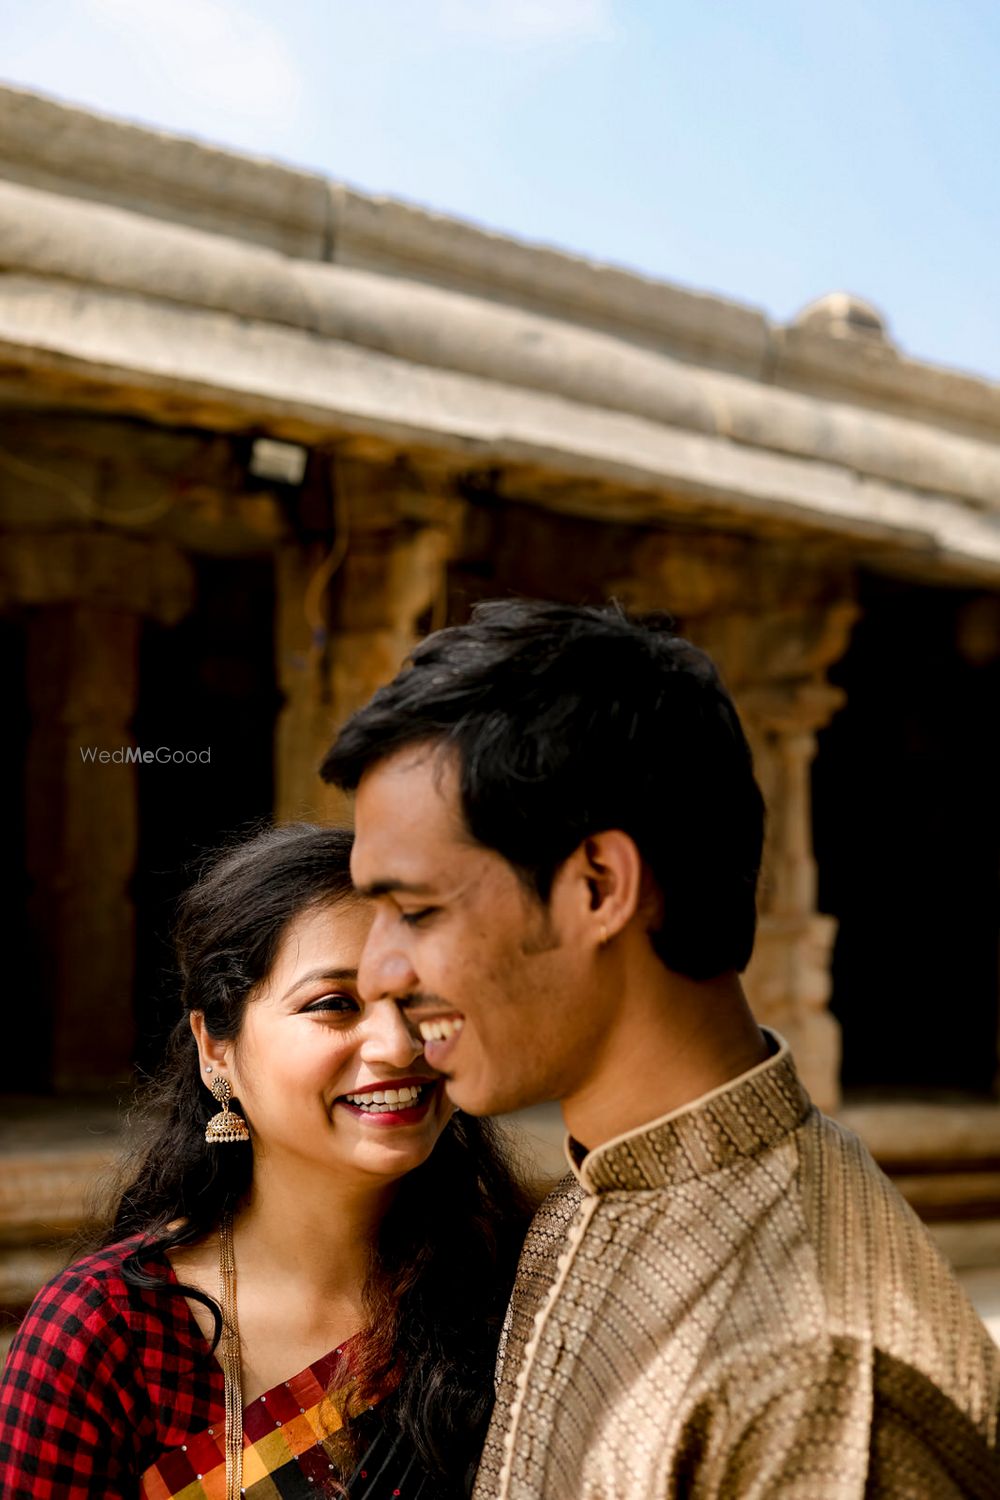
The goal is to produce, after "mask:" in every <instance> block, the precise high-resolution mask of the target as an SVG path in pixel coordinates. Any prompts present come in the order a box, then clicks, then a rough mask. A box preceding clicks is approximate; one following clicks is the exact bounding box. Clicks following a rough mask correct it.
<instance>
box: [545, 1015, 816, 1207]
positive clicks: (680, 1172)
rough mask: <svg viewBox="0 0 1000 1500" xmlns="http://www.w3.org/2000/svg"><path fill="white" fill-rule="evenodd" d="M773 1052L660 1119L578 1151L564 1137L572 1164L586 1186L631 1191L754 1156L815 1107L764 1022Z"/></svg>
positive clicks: (660, 1185) (781, 1042)
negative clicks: (601, 1143)
mask: <svg viewBox="0 0 1000 1500" xmlns="http://www.w3.org/2000/svg"><path fill="white" fill-rule="evenodd" d="M761 1029H762V1030H763V1031H764V1035H765V1037H766V1039H767V1040H768V1042H769V1043H770V1044H771V1047H772V1049H773V1050H772V1053H771V1056H770V1057H767V1058H765V1059H764V1061H763V1062H761V1063H758V1064H757V1066H756V1067H755V1068H751V1070H750V1071H749V1072H748V1073H741V1074H740V1076H739V1077H738V1078H734V1079H731V1080H730V1081H729V1082H728V1083H724V1084H721V1085H720V1087H719V1088H717V1089H713V1090H712V1092H711V1093H709V1094H703V1095H701V1097H700V1098H698V1099H693V1100H692V1101H691V1103H690V1104H684V1105H682V1106H681V1107H680V1108H679V1109H675V1110H671V1112H670V1113H669V1114H666V1115H662V1116H661V1117H660V1118H659V1119H658V1120H652V1121H650V1122H649V1123H648V1124H645V1125H640V1126H639V1127H638V1128H637V1129H635V1130H631V1131H628V1132H627V1133H626V1134H625V1135H619V1136H615V1137H614V1139H613V1140H610V1141H605V1143H604V1144H603V1145H602V1146H597V1147H596V1148H595V1149H594V1150H593V1151H589V1152H587V1154H586V1155H585V1156H583V1157H580V1155H579V1152H580V1147H579V1146H578V1144H577V1143H576V1142H575V1141H574V1140H573V1139H572V1137H570V1136H567V1138H566V1148H565V1149H566V1157H567V1160H568V1162H569V1167H570V1171H571V1172H572V1173H573V1175H574V1177H575V1178H576V1179H577V1181H578V1182H579V1184H580V1186H581V1187H582V1188H583V1190H584V1192H585V1193H598V1194H600V1193H613V1192H621V1191H627V1192H636V1191H639V1192H641V1191H643V1190H650V1189H655V1188H665V1187H670V1186H672V1185H673V1184H676V1183H681V1182H689V1181H690V1180H691V1179H692V1178H696V1177H706V1176H708V1175H709V1174H710V1173H712V1172H717V1171H719V1170H720V1169H721V1168H723V1167H728V1166H730V1165H732V1164H734V1163H736V1162H737V1161H738V1160H740V1159H747V1158H750V1157H754V1156H759V1155H760V1154H761V1153H762V1152H764V1151H767V1150H769V1149H770V1148H771V1147H772V1146H774V1145H775V1144H776V1143H777V1142H778V1141H780V1140H781V1139H782V1137H783V1136H786V1135H788V1134H790V1133H791V1132H792V1131H793V1130H796V1129H797V1128H798V1127H799V1125H801V1123H802V1121H803V1120H804V1119H805V1118H806V1116H807V1115H808V1113H809V1111H810V1110H811V1108H812V1104H811V1101H810V1099H809V1095H808V1094H807V1093H806V1090H805V1088H804V1087H803V1085H802V1084H801V1082H800V1081H799V1077H798V1074H797V1073H796V1071H795V1064H794V1063H793V1062H792V1057H791V1053H790V1052H789V1050H788V1043H787V1042H785V1041H784V1040H783V1039H782V1038H781V1037H780V1036H778V1035H777V1033H776V1032H773V1031H768V1030H767V1029H766V1028H763V1027H762V1028H761Z"/></svg>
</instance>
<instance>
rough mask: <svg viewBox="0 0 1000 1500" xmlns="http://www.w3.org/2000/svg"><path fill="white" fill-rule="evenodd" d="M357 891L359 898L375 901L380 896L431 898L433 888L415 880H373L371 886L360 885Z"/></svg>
mask: <svg viewBox="0 0 1000 1500" xmlns="http://www.w3.org/2000/svg"><path fill="white" fill-rule="evenodd" d="M355 889H356V890H357V893H358V895H359V896H364V897H365V898H366V900H368V901H374V900H376V898H377V897H379V896H395V895H397V894H401V895H404V896H429V895H431V894H432V887H431V886H429V885H422V884H421V883H420V882H419V881H414V880H373V881H372V883H371V884H370V885H359V886H356V887H355Z"/></svg>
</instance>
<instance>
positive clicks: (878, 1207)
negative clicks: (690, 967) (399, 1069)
mask: <svg viewBox="0 0 1000 1500" xmlns="http://www.w3.org/2000/svg"><path fill="white" fill-rule="evenodd" d="M771 1040H772V1042H773V1044H774V1045H775V1046H776V1047H777V1051H776V1052H775V1054H774V1055H773V1056H772V1057H770V1058H769V1059H768V1060H767V1061H766V1062H764V1063H762V1064H761V1065H760V1066H759V1067H757V1068H754V1069H753V1070H752V1071H751V1072H750V1073H747V1074H744V1075H743V1076H742V1077H740V1078H738V1079H736V1080H735V1081H734V1082H732V1083H730V1084H727V1085H726V1086H725V1087H724V1088H722V1089H719V1090H716V1091H715V1092H714V1093H712V1094H709V1095H707V1096H706V1097H705V1098H703V1099H700V1100H698V1101H697V1102H696V1103H695V1104H693V1105H690V1106H688V1107H686V1108H685V1109H683V1110H680V1111H678V1112H676V1113H674V1114H671V1115H668V1116H666V1117H665V1118H663V1119H661V1120H657V1121H654V1122H653V1123H652V1124H650V1125H647V1126H644V1127H643V1128H642V1129H641V1130H637V1131H634V1132H633V1133H631V1134H630V1135H626V1136H622V1137H620V1138H619V1139H617V1140H614V1141H610V1142H609V1143H608V1144H607V1145H604V1146H602V1147H600V1148H599V1149H598V1150H596V1151H592V1152H590V1154H589V1155H587V1156H585V1157H583V1160H582V1163H581V1164H580V1165H579V1166H575V1165H574V1167H573V1175H571V1176H569V1177H567V1178H565V1179H564V1181H563V1182H562V1183H561V1184H560V1185H559V1187H557V1188H556V1190H555V1191H554V1192H553V1193H552V1194H551V1195H550V1197H549V1198H547V1199H546V1201H545V1203H544V1204H543V1205H542V1207H541V1209H540V1210H539V1212H538V1215H537V1217H536V1218H535V1221H534V1224H533V1225H532V1228H531V1231H530V1233H529V1235H528V1239H527V1241H526V1244H525V1248H524V1252H523V1255H522V1258H521V1264H520V1269H519V1272H518V1279H517V1285H516V1287H515V1291H514V1296H513V1299H512V1303H511V1311H510V1315H509V1327H508V1336H507V1343H506V1350H505V1354H504V1355H503V1357H502V1363H501V1370H500V1375H499V1380H498V1393H497V1406H496V1410H495V1412H494V1416H493V1421H492V1423H491V1426H490V1430H489V1436H488V1438H487V1442H486V1447H485V1450H484V1453H483V1458H482V1463H481V1465H480V1469H479V1474H478V1477H477V1480H476V1487H475V1491H474V1500H654V1497H657V1500H660V1497H667V1496H670V1497H680V1496H685V1497H690V1500H705V1497H708V1496H715V1497H720V1500H721V1497H725V1500H729V1497H740V1500H744V1497H745V1500H763V1497H765V1496H766V1497H772V1496H782V1497H788V1500H791V1497H795V1500H861V1497H862V1496H866V1497H867V1496H892V1497H894V1500H904V1497H905V1500H957V1497H959V1496H961V1497H969V1496H972V1497H977V1500H1000V1462H998V1456H997V1446H996V1445H997V1419H998V1400H1000V1351H998V1350H997V1349H996V1347H995V1346H994V1344H993V1343H992V1341H991V1339H990V1337H989V1335H988V1334H987V1332H986V1330H985V1328H984V1327H983V1325H982V1323H981V1322H980V1320H979V1318H978V1317H977V1315H976V1313H975V1311H974V1310H973V1308H972V1306H971V1305H970V1303H969V1301H968V1300H967V1298H966V1296H965V1294H964V1292H963V1291H962V1289H961V1287H960V1286H959V1285H958V1283H957V1281H956V1280H955V1277H954V1275H953V1274H952V1272H951V1270H950V1268H949V1267H948V1265H947V1264H946V1262H945V1261H944V1260H943V1259H942V1257H941V1256H940V1255H939V1253H938V1252H937V1250H936V1249H935V1247H934V1245H933V1243H932V1241H931V1240H930V1238H929V1236H928V1235H927V1233H926V1231H925V1230H924V1228H923V1226H922V1225H921V1223H920V1221H919V1220H918V1219H917V1218H916V1216H915V1215H914V1214H913V1212H912V1211H911V1210H910V1208H909V1207H908V1206H907V1205H906V1204H905V1203H904V1201H903V1200H902V1198H901V1197H900V1196H899V1194H898V1193H897V1192H896V1190H895V1189H894V1188H893V1187H892V1185H891V1183H889V1181H888V1180H887V1179H886V1178H885V1177H884V1176H883V1174H882V1173H881V1172H880V1171H879V1169H878V1167H876V1165H875V1163H874V1162H873V1161H872V1159H871V1157H870V1156H869V1155H868V1153H867V1151H866V1150H865V1148H864V1147H863V1146H862V1145H861V1143H860V1141H858V1140H857V1138H856V1137H855V1136H853V1135H852V1134H851V1133H850V1132H849V1131H847V1130H844V1129H842V1128H841V1127H840V1126H838V1125H837V1124H835V1123H834V1122H833V1121H832V1120H829V1119H827V1118H826V1117H825V1116H824V1115H822V1114H820V1113H819V1112H818V1111H817V1110H816V1109H814V1108H813V1106H812V1105H811V1103H810V1101H809V1098H808V1095H807V1094H806V1092H805V1090H804V1089H803V1087H802V1085H801V1083H800V1082H799V1079H798V1076H797V1074H796V1072H795V1068H794V1065H793V1063H792V1060H791V1057H790V1056H789V1053H788V1050H787V1048H786V1047H785V1046H784V1044H783V1043H781V1042H780V1039H775V1038H772V1039H771Z"/></svg>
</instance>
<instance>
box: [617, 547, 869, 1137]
mask: <svg viewBox="0 0 1000 1500" xmlns="http://www.w3.org/2000/svg"><path fill="white" fill-rule="evenodd" d="M619 588H620V594H621V596H624V597H625V598H626V599H627V600H628V602H630V603H632V604H634V605H637V606H638V607H640V608H652V607H658V608H663V609H668V610H670V611H671V612H673V613H675V614H676V615H677V616H678V619H679V622H680V625H681V628H682V629H683V631H684V633H685V634H686V635H688V636H689V637H690V638H691V639H692V640H693V641H694V642H695V643H696V644H697V645H699V646H701V647H703V648H704V649H705V650H706V651H708V652H709V654H710V655H711V656H712V657H713V659H714V660H715V661H716V662H717V663H718V665H719V668H720V670H721V672H722V675H723V678H724V680H725V682H726V685H727V687H728V688H729V690H730V692H731V693H732V694H733V697H734V699H735V701H736V705H737V708H738V710H739V713H740V717H741V719H742V721H743V726H744V728H745V730H746V733H747V738H748V739H749V741H750V744H751V748H752V749H753V753H754V765H755V768H756V772H757V779H758V781H759V782H760V785H761V790H762V791H763V793H764V799H765V802H766V804H767V814H768V824H767V837H766V844H765V853H764V868H763V872H762V878H761V884H760V893H759V900H758V909H759V923H758V932H757V944H756V948H755V950H754V956H753V959H752V961H751V964H750V967H749V969H748V970H747V973H746V975H745V983H746V990H747V995H748V997H749V999H750V1003H751V1004H752V1006H753V1008H754V1012H755V1014H756V1015H757V1016H758V1018H759V1019H760V1020H761V1021H764V1022H766V1023H768V1024H769V1025H773V1026H774V1027H775V1028H776V1029H777V1030H778V1031H780V1032H781V1033H782V1035H784V1036H785V1037H786V1038H787V1040H788V1042H789V1043H790V1044H791V1047H792V1050H793V1052H794V1054H795V1058H796V1062H797V1064H798V1067H799V1070H800V1072H801V1074H802V1077H803V1080H804V1082H805V1084H806V1086H807V1088H808V1089H809V1090H810V1092H811V1094H812V1096H813V1098H814V1099H815V1101H816V1103H817V1104H818V1105H820V1107H821V1108H823V1109H827V1110H830V1109H834V1108H835V1107H836V1105H837V1103H838V1101H839V1097H840V1090H839V1072H840V1028H839V1026H838V1024H837V1022H836V1020H835V1019H834V1017H833V1016H832V1015H831V1014H830V1012H829V1010H828V1009H827V1003H828V1001H829V997H830V956H831V950H832V946H833V939H834V936H835V923H834V921H833V918H831V917H827V916H823V915H821V914H820V913H818V912H817V910H816V866H815V861H814V859H813V849H812V808H811V790H810V765H811V762H812V759H813V756H814V754H815V751H816V732H817V730H819V729H821V728H822V727H823V726H824V725H825V724H827V723H828V722H829V720H830V718H831V717H832V716H833V714H834V713H835V711H836V710H837V708H838V707H839V706H840V704H841V702H842V694H841V692H840V691H839V689H837V688H834V687H832V686H831V685H830V684H829V683H828V682H827V681H826V679H825V673H826V670H827V668H828V667H829V666H830V665H831V664H832V663H833V662H835V661H836V660H837V659H838V658H839V657H840V656H841V655H842V654H843V652H844V651H845V649H846V647H847V641H848V637H849V635H850V630H851V626H852V624H853V623H854V620H855V618H856V616H857V608H856V606H855V604H854V603H853V601H852V598H851V581H850V577H849V575H848V573H847V572H846V570H845V568H844V566H843V564H841V563H839V562H838V561H837V559H836V558H834V557H823V556H822V555H817V556H815V557H807V556H803V552H802V550H801V549H799V548H788V547H784V546H779V545H776V544H775V545H768V544H764V543H760V542H751V541H743V540H740V539H736V538H730V537H724V536H712V537H704V536H703V537H682V536H676V537H674V536H664V535H662V534H661V535H655V536H648V537H646V538H645V539H644V541H643V542H642V543H641V544H640V546H639V547H638V548H637V550H636V554H635V558H634V567H633V572H632V574H631V576H630V578H629V579H628V580H623V581H622V583H621V584H620V585H619Z"/></svg>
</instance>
